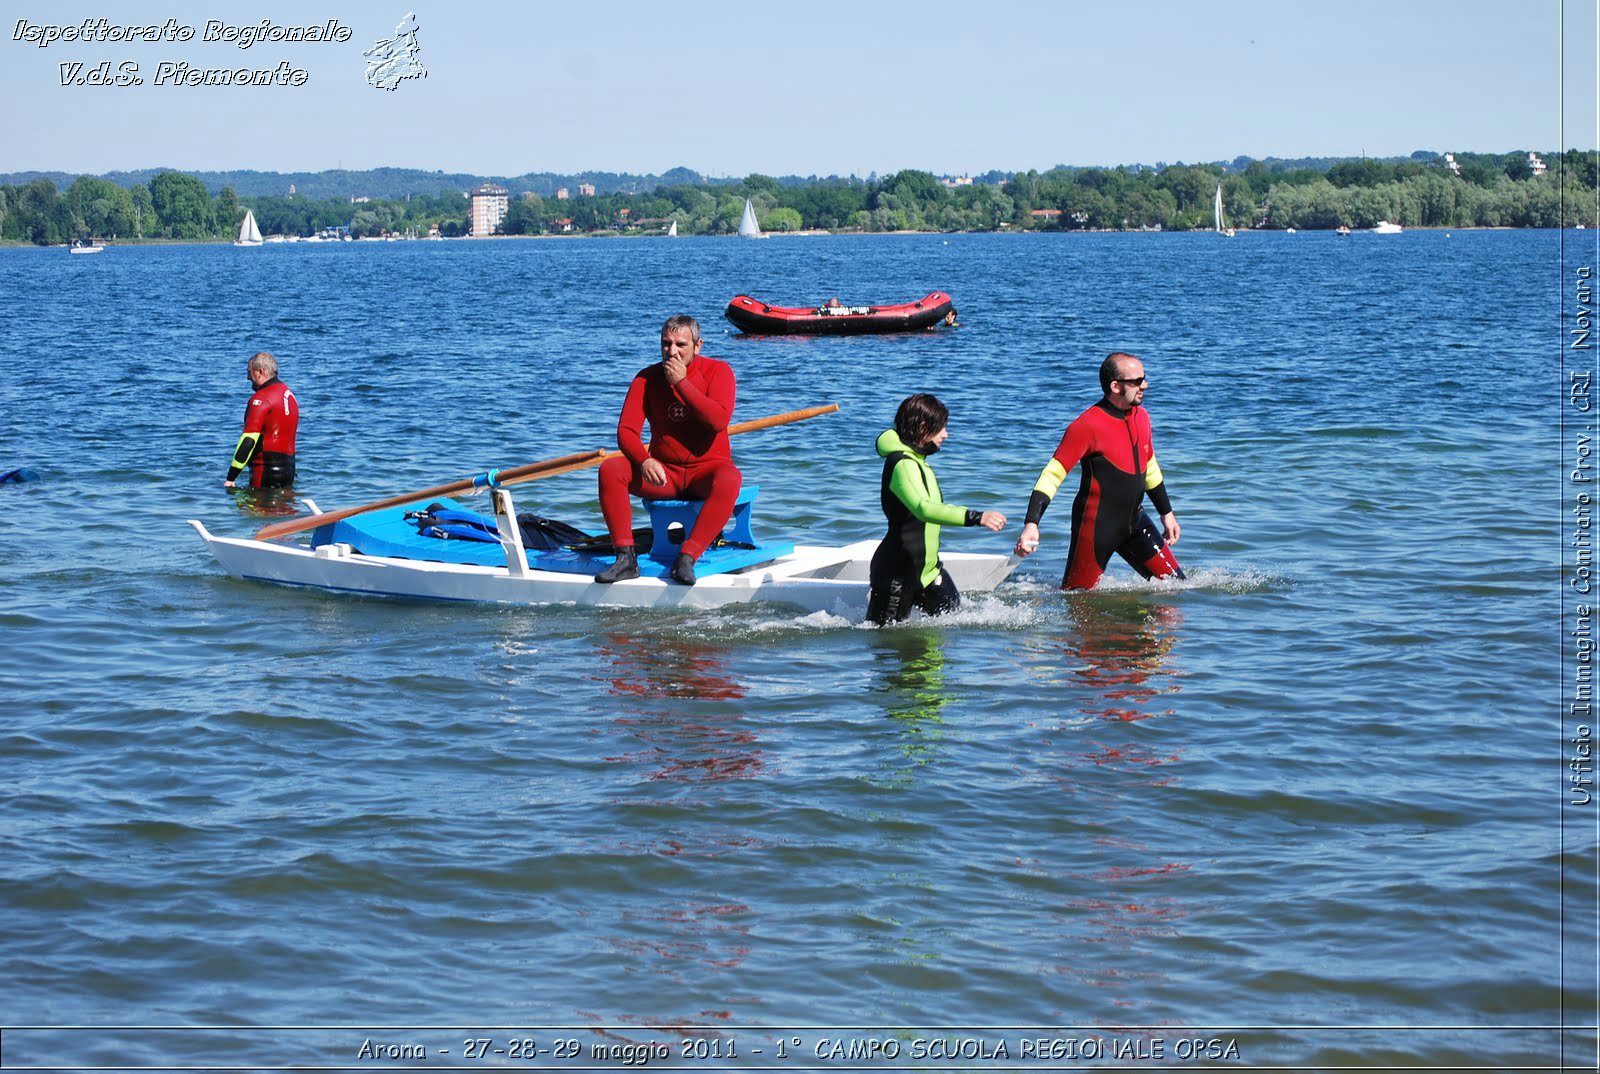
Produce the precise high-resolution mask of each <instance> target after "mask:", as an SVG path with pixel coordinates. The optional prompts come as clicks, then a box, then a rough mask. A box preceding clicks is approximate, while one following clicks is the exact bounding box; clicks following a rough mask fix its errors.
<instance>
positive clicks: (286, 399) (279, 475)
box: [223, 351, 300, 489]
mask: <svg viewBox="0 0 1600 1074" xmlns="http://www.w3.org/2000/svg"><path fill="white" fill-rule="evenodd" d="M244 373H245V376H246V377H248V378H249V379H250V383H251V385H252V386H254V388H255V394H254V395H252V396H251V397H250V403H249V405H247V406H246V407H245V408H244V433H243V435H241V436H240V437H239V445H238V446H237V447H235V448H234V449H233V462H232V463H230V464H229V466H228V476H227V479H226V480H224V481H223V485H225V486H226V487H227V488H230V489H231V488H233V487H234V481H235V480H236V479H237V478H238V477H239V475H240V474H241V473H243V472H244V469H245V467H247V466H248V467H249V468H250V487H251V488H253V489H277V488H288V487H289V486H290V485H292V484H294V434H295V431H296V430H297V429H298V428H299V427H300V404H299V403H297V402H295V398H294V392H292V391H290V390H289V386H288V385H287V384H285V383H284V382H283V381H281V380H279V379H278V360H277V359H276V358H274V357H272V355H270V354H268V353H267V352H266V351H262V352H261V353H260V354H257V355H256V356H255V357H253V358H251V359H250V361H249V363H248V364H247V365H246V366H245V369H244Z"/></svg>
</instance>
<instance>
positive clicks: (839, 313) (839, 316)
mask: <svg viewBox="0 0 1600 1074" xmlns="http://www.w3.org/2000/svg"><path fill="white" fill-rule="evenodd" d="M955 311H956V308H955V305H954V304H953V303H952V302H951V301H950V296H949V295H947V294H945V293H944V292H943V291H935V292H933V293H932V294H930V295H929V296H928V297H926V298H923V299H919V300H917V301H916V302H903V303H901V304H900V305H898V306H811V307H809V308H806V309H789V308H786V307H784V306H769V305H767V304H766V303H765V302H763V301H761V300H760V299H759V298H751V297H750V296H749V295H739V296H737V297H735V298H734V300H733V301H732V302H729V303H728V308H727V309H726V310H725V311H723V316H725V317H727V318H728V320H730V321H732V322H733V323H734V324H736V325H738V326H739V328H740V329H741V330H743V331H745V332H748V333H750V334H751V335H759V336H784V335H814V336H824V335H854V334H857V333H861V332H916V331H920V330H921V329H924V328H932V327H933V326H934V325H937V324H938V323H939V322H940V321H943V320H944V319H945V317H946V316H949V315H951V314H954V313H955Z"/></svg>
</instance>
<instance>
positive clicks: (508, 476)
mask: <svg viewBox="0 0 1600 1074" xmlns="http://www.w3.org/2000/svg"><path fill="white" fill-rule="evenodd" d="M604 454H605V452H604V451H601V450H599V449H596V450H594V451H580V452H578V453H576V454H573V455H563V456H561V457H560V458H557V459H545V460H544V461H543V462H530V463H528V464H527V465H526V466H514V467H512V468H511V469H509V470H501V471H500V472H499V473H498V475H497V476H496V480H497V481H498V482H499V483H500V484H502V485H514V484H516V483H517V482H519V481H532V480H533V479H534V478H536V477H546V476H548V475H549V474H550V473H563V474H564V473H566V472H568V469H570V468H578V467H582V466H590V465H594V464H595V463H598V462H599V461H600V456H602V455H604ZM483 483H484V482H483V478H482V476H481V475H480V476H478V477H467V478H462V479H461V480H460V481H452V482H450V483H449V484H447V485H435V486H434V487H433V488H431V489H421V490H419V491H417V492H407V493H403V494H401V495H399V496H390V497H388V498H386V499H382V500H375V501H374V502H372V503H364V504H362V505H361V506H360V507H346V508H345V509H344V510H342V511H329V512H327V513H326V514H321V515H307V516H306V517H304V518H291V519H290V520H289V521H287V522H274V523H273V524H272V525H270V526H264V527H262V528H261V529H260V530H258V531H257V532H256V540H258V541H270V540H272V538H274V537H287V536H289V534H291V533H302V532H304V531H306V530H311V529H316V528H317V527H318V526H326V525H327V524H328V523H330V522H338V521H339V520H340V519H342V518H350V517H351V516H352V515H360V514H365V513H366V512H368V511H378V510H381V509H383V508H385V507H399V506H400V505H401V504H407V503H416V502H417V501H418V500H431V499H434V498H435V497H438V496H454V495H455V494H456V493H458V492H471V491H472V490H473V489H474V488H478V487H480V485H482V484H483Z"/></svg>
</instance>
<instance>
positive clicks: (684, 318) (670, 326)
mask: <svg viewBox="0 0 1600 1074" xmlns="http://www.w3.org/2000/svg"><path fill="white" fill-rule="evenodd" d="M680 328H687V329H688V330H689V338H690V339H692V340H694V341H695V342H696V343H699V342H700V322H699V321H697V320H695V319H694V318H693V317H691V316H689V315H688V314H687V313H679V314H675V315H673V316H671V317H668V318H667V319H666V321H665V323H663V324H662V325H661V334H662V335H666V334H667V333H668V332H676V331H677V330H678V329H680Z"/></svg>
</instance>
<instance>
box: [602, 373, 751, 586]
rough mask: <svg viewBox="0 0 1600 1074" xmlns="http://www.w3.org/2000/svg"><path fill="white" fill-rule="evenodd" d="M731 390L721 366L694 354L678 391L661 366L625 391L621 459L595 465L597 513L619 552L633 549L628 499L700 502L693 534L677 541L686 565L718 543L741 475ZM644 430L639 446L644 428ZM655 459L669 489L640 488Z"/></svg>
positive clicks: (619, 439)
mask: <svg viewBox="0 0 1600 1074" xmlns="http://www.w3.org/2000/svg"><path fill="white" fill-rule="evenodd" d="M734 395H735V383H734V377H733V367H732V366H730V365H728V363H727V362H722V361H718V360H717V359H715V358H707V357H706V356H705V355H703V354H702V355H696V356H695V358H694V360H693V361H692V362H690V363H689V369H688V372H687V373H686V374H685V375H684V378H683V379H682V380H680V381H679V382H678V383H677V384H675V385H674V384H670V383H668V381H667V373H666V369H665V367H663V366H662V365H661V364H660V363H657V364H655V365H652V366H649V367H647V368H645V369H641V370H640V371H639V373H638V375H637V376H635V377H634V378H633V383H632V384H630V385H628V398H627V400H626V401H624V402H623V404H622V416H621V417H620V418H618V419H617V446H618V447H619V448H621V449H622V454H621V455H617V456H613V457H612V458H609V459H607V460H606V461H605V462H603V463H601V464H600V513H601V514H602V515H603V516H605V520H606V529H608V530H609V531H610V532H611V540H612V542H613V543H614V544H615V545H616V546H617V547H618V548H627V547H631V546H632V545H633V505H632V504H631V502H630V501H629V499H628V497H629V495H630V494H631V495H634V496H648V497H649V498H650V499H653V500H669V499H687V500H704V501H705V506H704V507H702V508H701V509H700V517H699V518H698V519H697V520H696V521H695V524H694V529H693V530H692V531H691V532H690V533H689V535H688V537H687V538H685V540H684V542H683V552H684V554H685V555H687V556H689V557H690V558H691V559H699V558H700V554H701V553H702V552H704V551H705V550H706V549H707V548H708V547H710V545H711V542H712V541H714V540H716V539H717V534H719V533H721V532H722V527H724V526H726V525H727V524H728V519H729V518H730V517H732V515H733V502H734V500H736V499H738V496H739V487H740V485H741V484H742V483H743V480H744V479H743V476H742V475H741V474H740V473H739V469H738V467H736V466H734V465H733V451H732V449H731V448H730V447H729V446H728V420H729V419H730V418H731V417H732V416H733V401H734ZM646 423H649V425H650V444H649V446H648V447H646V446H645V442H644V427H645V424H646ZM649 458H654V459H655V460H656V461H658V462H660V463H661V464H662V465H663V466H664V467H666V470H667V484H666V486H665V487H663V486H660V485H645V484H643V475H642V473H641V471H640V467H642V466H643V465H644V461H645V460H646V459H649Z"/></svg>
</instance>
